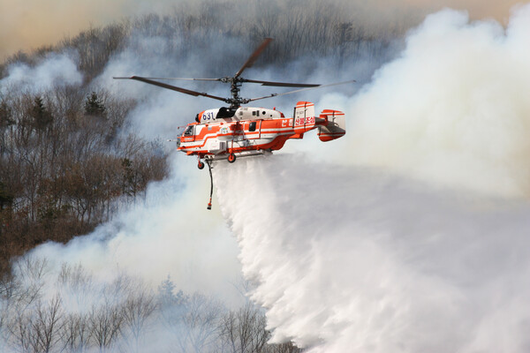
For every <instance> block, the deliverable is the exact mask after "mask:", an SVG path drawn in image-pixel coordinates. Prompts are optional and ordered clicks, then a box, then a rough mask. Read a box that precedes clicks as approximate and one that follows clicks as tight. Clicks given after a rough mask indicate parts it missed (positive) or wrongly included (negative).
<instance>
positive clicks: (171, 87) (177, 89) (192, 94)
mask: <svg viewBox="0 0 530 353" xmlns="http://www.w3.org/2000/svg"><path fill="white" fill-rule="evenodd" d="M113 78H114V79H118V80H120V79H125V80H136V81H141V82H145V83H148V84H150V85H154V86H158V87H162V88H166V89H170V90H173V91H177V92H180V93H184V94H189V95H190V96H194V97H197V96H203V97H208V98H212V99H217V100H220V101H223V102H226V98H222V97H217V96H212V95H211V94H208V93H202V92H197V91H192V90H189V89H185V88H181V87H177V86H172V85H168V84H167V83H162V82H158V81H153V80H151V79H148V78H145V77H140V76H131V77H113Z"/></svg>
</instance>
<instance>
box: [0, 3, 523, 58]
mask: <svg viewBox="0 0 530 353" xmlns="http://www.w3.org/2000/svg"><path fill="white" fill-rule="evenodd" d="M202 3H203V2H194V3H193V4H192V3H190V2H188V1H179V2H175V1H168V0H157V1H149V2H144V1H141V0H116V1H113V2H111V3H108V2H105V1H103V0H97V1H86V0H83V1H76V2H75V3H74V2H71V3H65V2H64V1H52V2H46V3H45V4H44V3H42V2H40V1H36V0H29V1H24V2H21V1H16V0H4V1H2V3H1V4H0V13H2V14H3V16H2V21H0V43H2V44H1V47H0V57H5V56H7V55H11V54H13V53H14V52H16V51H18V50H25V51H27V50H30V49H35V48H37V47H39V46H43V45H50V44H51V43H55V42H58V41H60V40H61V39H62V38H64V37H65V36H70V35H72V34H75V33H77V32H79V31H80V30H84V29H86V28H87V27H88V26H89V25H95V26H100V25H106V24H109V23H110V22H112V21H115V20H116V19H120V18H124V17H128V16H138V15H141V14H143V13H146V12H150V13H152V12H157V13H160V14H166V13H168V11H172V10H174V9H175V7H176V6H179V5H180V4H185V5H187V6H191V5H193V6H201V4H202ZM276 3H277V2H276V1H270V4H269V6H275V4H276ZM279 3H280V4H282V3H283V2H282V1H279ZM329 3H330V4H339V5H341V6H345V10H346V11H347V12H349V13H352V14H356V16H354V17H355V19H356V21H357V22H359V21H363V20H367V19H369V22H371V23H372V25H373V24H374V23H376V24H377V25H376V26H374V27H377V28H384V27H385V24H387V25H388V24H389V23H390V24H391V25H392V26H394V25H395V24H400V25H403V26H404V27H405V28H408V26H410V25H415V24H417V23H418V21H420V19H421V17H423V16H424V15H425V14H427V13H429V12H432V11H436V10H439V9H441V8H443V7H455V8H458V9H465V10H469V11H470V13H471V15H472V16H473V18H490V17H492V18H496V19H497V20H500V21H502V20H505V19H506V18H507V17H508V10H509V9H510V8H511V7H512V6H513V5H515V4H517V3H518V1H516V0H509V1H503V2H499V1H495V0H488V1H480V2H477V1H474V0H468V1H456V0H414V1H403V0H392V1H387V0H385V1H372V2H370V3H367V2H364V1H354V2H352V1H348V2H344V1H342V0H333V1H329ZM234 4H235V5H237V7H239V8H243V7H245V6H246V2H239V1H234Z"/></svg>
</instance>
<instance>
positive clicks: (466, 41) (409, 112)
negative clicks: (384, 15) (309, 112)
mask: <svg viewBox="0 0 530 353" xmlns="http://www.w3.org/2000/svg"><path fill="white" fill-rule="evenodd" d="M529 17H530V11H529V7H528V6H526V7H522V8H520V9H519V10H517V11H516V12H514V15H513V16H512V18H511V20H510V23H509V25H508V27H507V28H506V30H505V29H503V27H502V26H500V25H499V24H498V23H497V22H494V21H479V22H471V23H470V22H469V18H468V17H467V15H466V13H464V12H457V11H454V10H444V11H441V12H439V13H437V14H435V15H430V16H428V17H427V18H426V20H425V21H424V22H423V24H421V26H419V27H418V28H416V29H414V30H412V31H411V32H410V34H409V36H408V37H407V40H406V48H405V49H404V50H403V52H402V53H401V54H400V56H399V58H397V59H396V60H394V61H393V62H391V63H389V64H388V65H385V66H383V67H382V68H381V69H379V70H378V71H377V72H376V74H375V75H374V78H373V82H372V83H371V84H369V85H366V86H364V87H363V88H362V91H361V92H360V93H359V94H358V95H356V96H355V97H354V98H353V99H348V98H347V97H338V96H336V95H334V96H327V97H325V99H323V102H322V103H321V104H322V105H324V104H326V105H327V104H328V102H329V103H333V104H337V103H342V105H344V106H347V107H348V115H349V116H350V120H349V121H348V123H349V129H348V135H349V136H348V138H347V139H345V141H340V142H339V143H338V144H339V148H340V149H341V150H342V151H343V153H341V154H339V155H335V156H333V155H331V156H330V157H329V158H331V159H332V160H334V161H339V160H340V161H341V163H344V162H346V163H348V164H354V165H371V166H377V167H384V168H390V169H392V170H394V171H396V172H400V173H403V174H406V175H410V176H414V177H417V178H420V179H422V180H428V181H430V182H437V183H439V184H440V185H441V186H443V185H449V186H451V187H461V188H464V189H471V190H474V191H477V192H482V193H486V194H493V195H499V196H506V197H527V196H529V192H530V184H529V180H530V169H529V168H528V164H527V163H526V162H525V161H526V160H527V159H528V157H529V156H530V142H529V141H528V139H527V137H526V131H527V130H528V128H529V126H530V120H529V119H528V116H530V104H529V102H528V100H527V99H526V97H525V95H524V94H523V93H522V92H526V91H528V90H529V88H530V87H529V82H528V80H527V79H526V77H528V74H529V72H530V65H529V63H530V50H529V48H530V47H529V46H528V39H527V38H526V33H528V31H529V27H528V23H529V21H528V19H529ZM332 100H333V101H334V102H332ZM323 108H324V107H323ZM311 147H312V148H315V146H314V145H313V146H311ZM326 148H331V147H328V146H326ZM327 152H329V149H328V150H327Z"/></svg>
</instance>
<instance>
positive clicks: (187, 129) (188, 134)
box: [184, 126, 193, 136]
mask: <svg viewBox="0 0 530 353" xmlns="http://www.w3.org/2000/svg"><path fill="white" fill-rule="evenodd" d="M190 135H193V126H188V127H187V128H186V130H185V131H184V136H190Z"/></svg>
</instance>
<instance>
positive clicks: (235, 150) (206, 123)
mask: <svg viewBox="0 0 530 353" xmlns="http://www.w3.org/2000/svg"><path fill="white" fill-rule="evenodd" d="M272 40H273V39H272V38H266V39H265V40H264V41H263V42H262V43H261V45H260V46H259V47H258V48H257V49H256V50H255V51H254V52H253V53H252V55H250V57H249V58H248V59H247V61H246V62H245V63H244V64H243V66H242V67H241V68H240V69H239V70H238V71H237V72H236V74H235V75H234V76H232V77H221V78H181V77H141V76H131V77H114V79H129V80H136V81H141V82H144V83H147V84H150V85H155V86H158V87H162V88H166V89H170V90H173V91H177V92H180V93H184V94H188V95H191V96H195V97H198V96H203V97H208V98H212V99H216V100H219V101H223V102H225V103H227V104H229V106H228V107H221V108H215V109H208V110H204V111H202V112H200V113H198V114H197V115H196V117H195V121H194V122H192V123H189V124H188V125H187V126H186V127H185V128H184V132H183V133H182V135H181V136H180V137H178V138H177V139H176V140H173V141H176V143H177V150H178V151H181V152H184V153H186V154H187V155H190V156H197V159H198V164H197V166H198V168H199V169H203V168H204V166H205V163H204V162H206V164H207V165H208V169H209V172H210V181H211V183H210V185H211V188H210V202H209V203H208V207H207V208H208V209H211V202H212V194H213V178H212V162H213V161H214V160H220V159H226V160H227V161H228V162H229V163H234V162H235V161H236V159H237V157H246V156H256V155H262V154H266V153H271V152H272V151H276V150H280V149H281V148H282V147H283V146H284V144H285V142H286V141H287V140H289V139H302V138H303V136H304V133H306V132H308V131H310V130H314V129H318V137H319V138H320V140H321V141H324V142H326V141H331V140H335V139H338V138H340V137H342V136H344V135H345V133H346V125H345V116H344V113H343V112H341V111H338V110H331V109H325V110H323V111H322V112H321V113H320V115H319V116H315V107H314V104H313V103H311V102H305V101H300V102H298V103H296V106H295V107H294V113H293V116H292V117H290V118H289V117H286V116H285V115H284V114H283V113H282V112H280V111H278V110H276V108H273V109H268V108H252V107H242V105H243V104H248V103H250V102H253V101H257V100H261V99H266V98H273V97H278V96H282V95H286V94H293V93H297V92H302V91H305V90H309V89H314V88H323V87H329V86H335V85H341V84H347V83H353V82H355V80H350V81H344V82H337V83H331V84H326V85H322V84H310V83H287V82H272V81H262V80H250V79H246V78H243V77H242V76H241V74H242V73H243V72H244V71H245V70H246V69H247V68H250V67H252V66H253V65H254V63H255V62H256V60H257V59H258V57H259V56H260V54H261V53H262V52H263V51H264V50H265V48H266V47H267V46H268V45H269V44H270V42H271V41H272ZM159 80H188V81H217V82H222V83H229V84H230V92H231V95H232V96H231V97H230V98H223V97H219V96H214V95H211V94H208V93H203V92H198V91H192V90H189V89H186V88H182V87H177V86H173V85H169V84H167V83H164V82H160V81H159ZM243 83H258V84H261V85H262V86H271V87H294V88H298V89H296V90H291V91H288V92H283V93H273V94H270V95H267V96H263V97H258V98H242V97H241V96H240V94H239V92H240V89H241V85H242V84H243ZM203 160H204V162H203Z"/></svg>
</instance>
